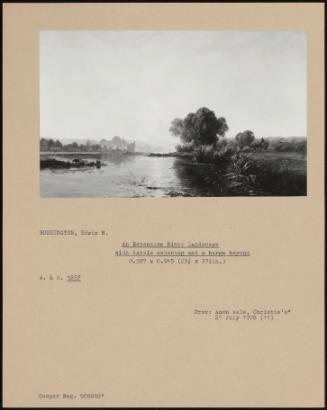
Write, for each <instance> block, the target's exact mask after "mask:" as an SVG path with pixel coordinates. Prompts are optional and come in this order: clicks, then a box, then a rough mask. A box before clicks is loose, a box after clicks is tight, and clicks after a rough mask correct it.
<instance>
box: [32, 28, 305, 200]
mask: <svg viewBox="0 0 327 410" xmlns="http://www.w3.org/2000/svg"><path fill="white" fill-rule="evenodd" d="M306 48H307V46H306V34H305V33H304V32H302V31H293V30H289V31H286V30H285V31H267V30H265V31H233V30H228V31H124V30H115V31H79V30H76V31H75V30H72V31H57V30H56V31H51V30H50V31H40V32H39V62H40V144H39V149H40V196H41V197H43V198H86V197H94V198H112V197H117V198H124V197H125V198H137V197H249V196H254V197H257V196H260V197H262V196H268V197H269V196H286V197H287V196H306V195H307V49H306Z"/></svg>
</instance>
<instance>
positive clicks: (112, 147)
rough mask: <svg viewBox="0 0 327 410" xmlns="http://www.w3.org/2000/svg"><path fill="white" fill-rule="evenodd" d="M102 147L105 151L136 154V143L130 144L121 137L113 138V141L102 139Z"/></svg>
mask: <svg viewBox="0 0 327 410" xmlns="http://www.w3.org/2000/svg"><path fill="white" fill-rule="evenodd" d="M100 146H101V149H102V150H103V151H121V152H135V142H131V143H129V142H128V141H126V140H124V139H123V138H120V137H117V136H115V137H113V138H112V139H111V140H106V139H102V140H101V141H100Z"/></svg>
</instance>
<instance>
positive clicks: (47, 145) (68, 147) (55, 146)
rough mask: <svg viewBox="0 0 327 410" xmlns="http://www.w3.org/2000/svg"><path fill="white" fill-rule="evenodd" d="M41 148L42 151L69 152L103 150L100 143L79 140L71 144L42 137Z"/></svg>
mask: <svg viewBox="0 0 327 410" xmlns="http://www.w3.org/2000/svg"><path fill="white" fill-rule="evenodd" d="M40 150H41V151H57V152H59V151H67V152H90V151H101V145H100V144H90V143H89V142H87V143H86V144H78V143H77V142H72V143H70V144H65V145H64V144H62V143H61V142H60V141H59V140H53V139H47V138H41V140H40Z"/></svg>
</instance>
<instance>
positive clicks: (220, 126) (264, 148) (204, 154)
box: [170, 108, 307, 196]
mask: <svg viewBox="0 0 327 410" xmlns="http://www.w3.org/2000/svg"><path fill="white" fill-rule="evenodd" d="M227 130H228V125H227V122H226V119H225V118H224V117H216V115H215V113H214V112H213V111H211V110H209V109H208V108H200V109H199V110H197V111H196V112H195V113H190V114H188V115H187V116H186V117H185V118H184V119H180V118H176V119H174V120H173V121H172V123H171V127H170V132H171V133H172V134H173V135H174V136H175V137H178V138H179V139H180V144H178V145H177V146H176V151H177V152H178V153H179V154H180V155H181V156H188V157H191V158H192V161H194V163H196V164H199V165H206V167H205V168H203V166H202V167H199V168H198V169H199V175H197V176H196V177H197V178H200V179H201V181H202V183H203V184H204V185H207V186H209V191H210V189H211V191H212V192H214V191H215V189H216V187H218V186H219V190H220V191H221V192H224V193H225V194H226V193H227V194H228V195H241V196H246V195H306V149H307V144H306V138H301V137H294V138H279V137H274V138H273V137H271V138H266V139H265V138H262V137H261V138H256V136H255V134H254V133H253V131H251V130H245V131H242V132H239V133H237V134H236V136H235V138H234V139H226V138H224V137H225V133H226V132H227ZM197 183H199V181H197Z"/></svg>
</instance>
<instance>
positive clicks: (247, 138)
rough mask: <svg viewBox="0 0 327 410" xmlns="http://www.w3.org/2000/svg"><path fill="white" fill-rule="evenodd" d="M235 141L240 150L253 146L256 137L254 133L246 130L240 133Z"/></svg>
mask: <svg viewBox="0 0 327 410" xmlns="http://www.w3.org/2000/svg"><path fill="white" fill-rule="evenodd" d="M235 139H236V141H237V143H238V145H239V146H240V148H243V147H246V146H248V145H251V144H252V142H253V141H254V140H255V136H254V134H253V132H252V131H250V130H246V131H243V132H239V133H238V134H236V136H235Z"/></svg>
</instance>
